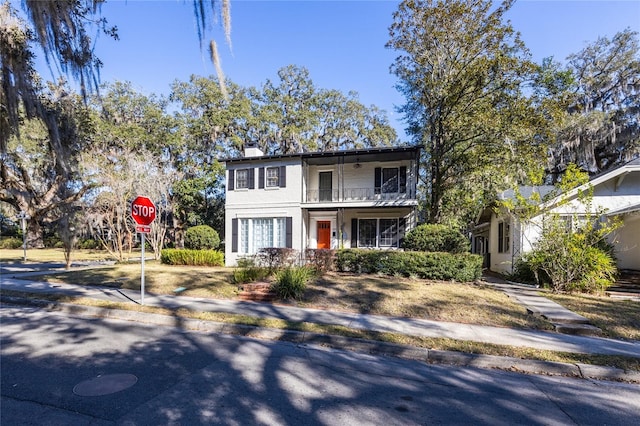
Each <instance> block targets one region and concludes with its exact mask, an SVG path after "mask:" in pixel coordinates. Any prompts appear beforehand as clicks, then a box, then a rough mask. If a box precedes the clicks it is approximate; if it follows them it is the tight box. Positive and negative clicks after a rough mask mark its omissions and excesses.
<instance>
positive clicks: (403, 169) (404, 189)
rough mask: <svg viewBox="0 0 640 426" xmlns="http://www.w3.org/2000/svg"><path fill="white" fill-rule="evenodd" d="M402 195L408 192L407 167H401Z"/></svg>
mask: <svg viewBox="0 0 640 426" xmlns="http://www.w3.org/2000/svg"><path fill="white" fill-rule="evenodd" d="M398 178H399V179H400V193H401V194H404V193H405V192H407V168H406V167H405V166H401V167H400V176H398Z"/></svg>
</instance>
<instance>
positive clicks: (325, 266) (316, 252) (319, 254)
mask: <svg viewBox="0 0 640 426" xmlns="http://www.w3.org/2000/svg"><path fill="white" fill-rule="evenodd" d="M335 255H336V252H335V250H330V249H307V250H306V251H305V258H306V262H307V265H308V266H310V267H311V268H313V269H314V271H315V272H316V274H324V273H325V272H328V271H330V270H332V269H333V263H334V261H335Z"/></svg>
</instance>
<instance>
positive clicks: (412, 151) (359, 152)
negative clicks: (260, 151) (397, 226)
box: [219, 146, 422, 163]
mask: <svg viewBox="0 0 640 426" xmlns="http://www.w3.org/2000/svg"><path fill="white" fill-rule="evenodd" d="M420 149H422V147H421V146H395V147H381V148H363V149H351V150H344V151H317V152H301V153H295V154H276V155H263V156H260V157H238V158H225V159H220V160H219V161H220V162H221V163H239V162H248V161H256V160H259V161H264V160H273V159H285V158H301V159H311V160H313V159H315V160H316V162H318V163H321V162H322V159H330V158H336V157H345V158H346V157H349V158H350V159H349V160H346V159H345V162H358V161H359V160H362V161H367V160H368V161H372V159H374V158H380V159H382V160H386V161H390V160H396V159H404V158H414V156H415V155H417V153H418V152H419V151H420Z"/></svg>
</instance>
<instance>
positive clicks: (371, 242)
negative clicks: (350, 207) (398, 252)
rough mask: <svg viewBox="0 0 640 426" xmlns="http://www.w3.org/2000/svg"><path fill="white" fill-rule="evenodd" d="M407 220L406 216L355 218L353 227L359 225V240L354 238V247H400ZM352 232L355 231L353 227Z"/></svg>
mask: <svg viewBox="0 0 640 426" xmlns="http://www.w3.org/2000/svg"><path fill="white" fill-rule="evenodd" d="M405 224H406V221H405V219H404V218H396V217H394V218H388V219H353V222H352V225H351V226H352V228H355V227H356V226H357V233H358V234H357V236H358V239H357V241H355V240H352V242H351V244H352V247H354V248H355V245H356V243H357V246H358V247H369V248H375V247H379V248H391V247H398V246H399V244H400V238H401V237H402V236H403V234H404V228H405ZM352 232H355V231H354V230H353V229H352Z"/></svg>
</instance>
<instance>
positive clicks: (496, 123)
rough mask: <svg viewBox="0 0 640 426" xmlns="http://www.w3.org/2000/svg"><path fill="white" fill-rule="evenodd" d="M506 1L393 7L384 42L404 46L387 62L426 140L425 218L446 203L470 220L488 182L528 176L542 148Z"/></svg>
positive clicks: (418, 134) (438, 215)
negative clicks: (388, 32)
mask: <svg viewBox="0 0 640 426" xmlns="http://www.w3.org/2000/svg"><path fill="white" fill-rule="evenodd" d="M512 3H513V2H512V1H510V0H508V1H504V2H503V3H501V5H500V6H499V7H497V8H496V7H494V6H493V2H492V1H490V0H481V1H476V2H468V1H462V0H455V1H446V2H445V1H439V0H407V1H403V2H402V3H401V4H400V5H399V8H398V10H397V11H396V12H395V14H394V22H393V24H392V25H391V27H390V41H389V42H388V44H387V46H388V47H390V48H393V49H395V50H397V51H398V52H399V54H400V55H399V56H398V57H397V59H396V60H395V62H394V64H393V65H392V67H391V70H392V72H393V73H394V74H395V75H396V76H397V77H398V78H399V80H400V83H399V84H398V88H399V90H401V91H402V92H403V93H404V95H405V96H406V99H407V101H406V104H405V105H404V106H402V107H401V108H400V111H401V112H402V113H403V114H404V116H405V119H406V121H407V123H408V132H409V134H410V135H411V136H412V139H413V142H414V143H415V144H420V145H423V146H424V153H425V163H426V167H425V170H426V190H427V194H428V199H427V212H428V213H427V216H428V217H427V220H428V221H429V222H433V223H437V222H443V221H446V220H447V218H446V216H445V215H444V213H449V214H451V215H453V216H454V217H458V218H462V219H463V220H465V221H466V220H468V219H469V218H470V216H471V215H470V214H469V213H470V212H471V211H473V210H474V209H477V208H478V206H481V205H482V204H484V201H485V200H483V198H484V196H485V194H490V193H492V192H493V191H490V190H489V189H491V188H492V187H495V186H500V185H504V184H505V181H506V182H508V181H510V180H524V179H526V178H527V175H526V173H524V171H526V170H529V169H530V168H531V163H535V161H536V160H535V159H536V158H540V157H542V155H541V153H542V152H544V151H543V148H544V143H543V142H544V141H542V140H539V139H535V138H534V136H535V134H536V131H535V129H536V126H537V125H539V122H538V120H539V117H538V115H537V114H536V113H535V111H534V109H533V105H532V104H531V103H530V101H529V100H528V99H527V98H526V96H525V95H524V94H523V91H522V86H523V84H524V82H525V81H527V79H528V78H530V76H531V72H532V71H533V70H534V67H533V64H531V63H530V62H529V60H528V54H527V51H526V49H525V47H524V45H523V43H522V41H521V40H520V39H519V36H518V34H517V33H516V32H515V31H514V30H513V28H512V27H511V25H510V24H509V23H508V22H507V23H505V22H503V15H504V14H505V12H506V11H508V10H509V8H510V7H511V5H512ZM505 164H509V167H505ZM498 167H499V169H498ZM461 197H462V200H463V201H462V202H460V200H461ZM476 211H477V210H476Z"/></svg>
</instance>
